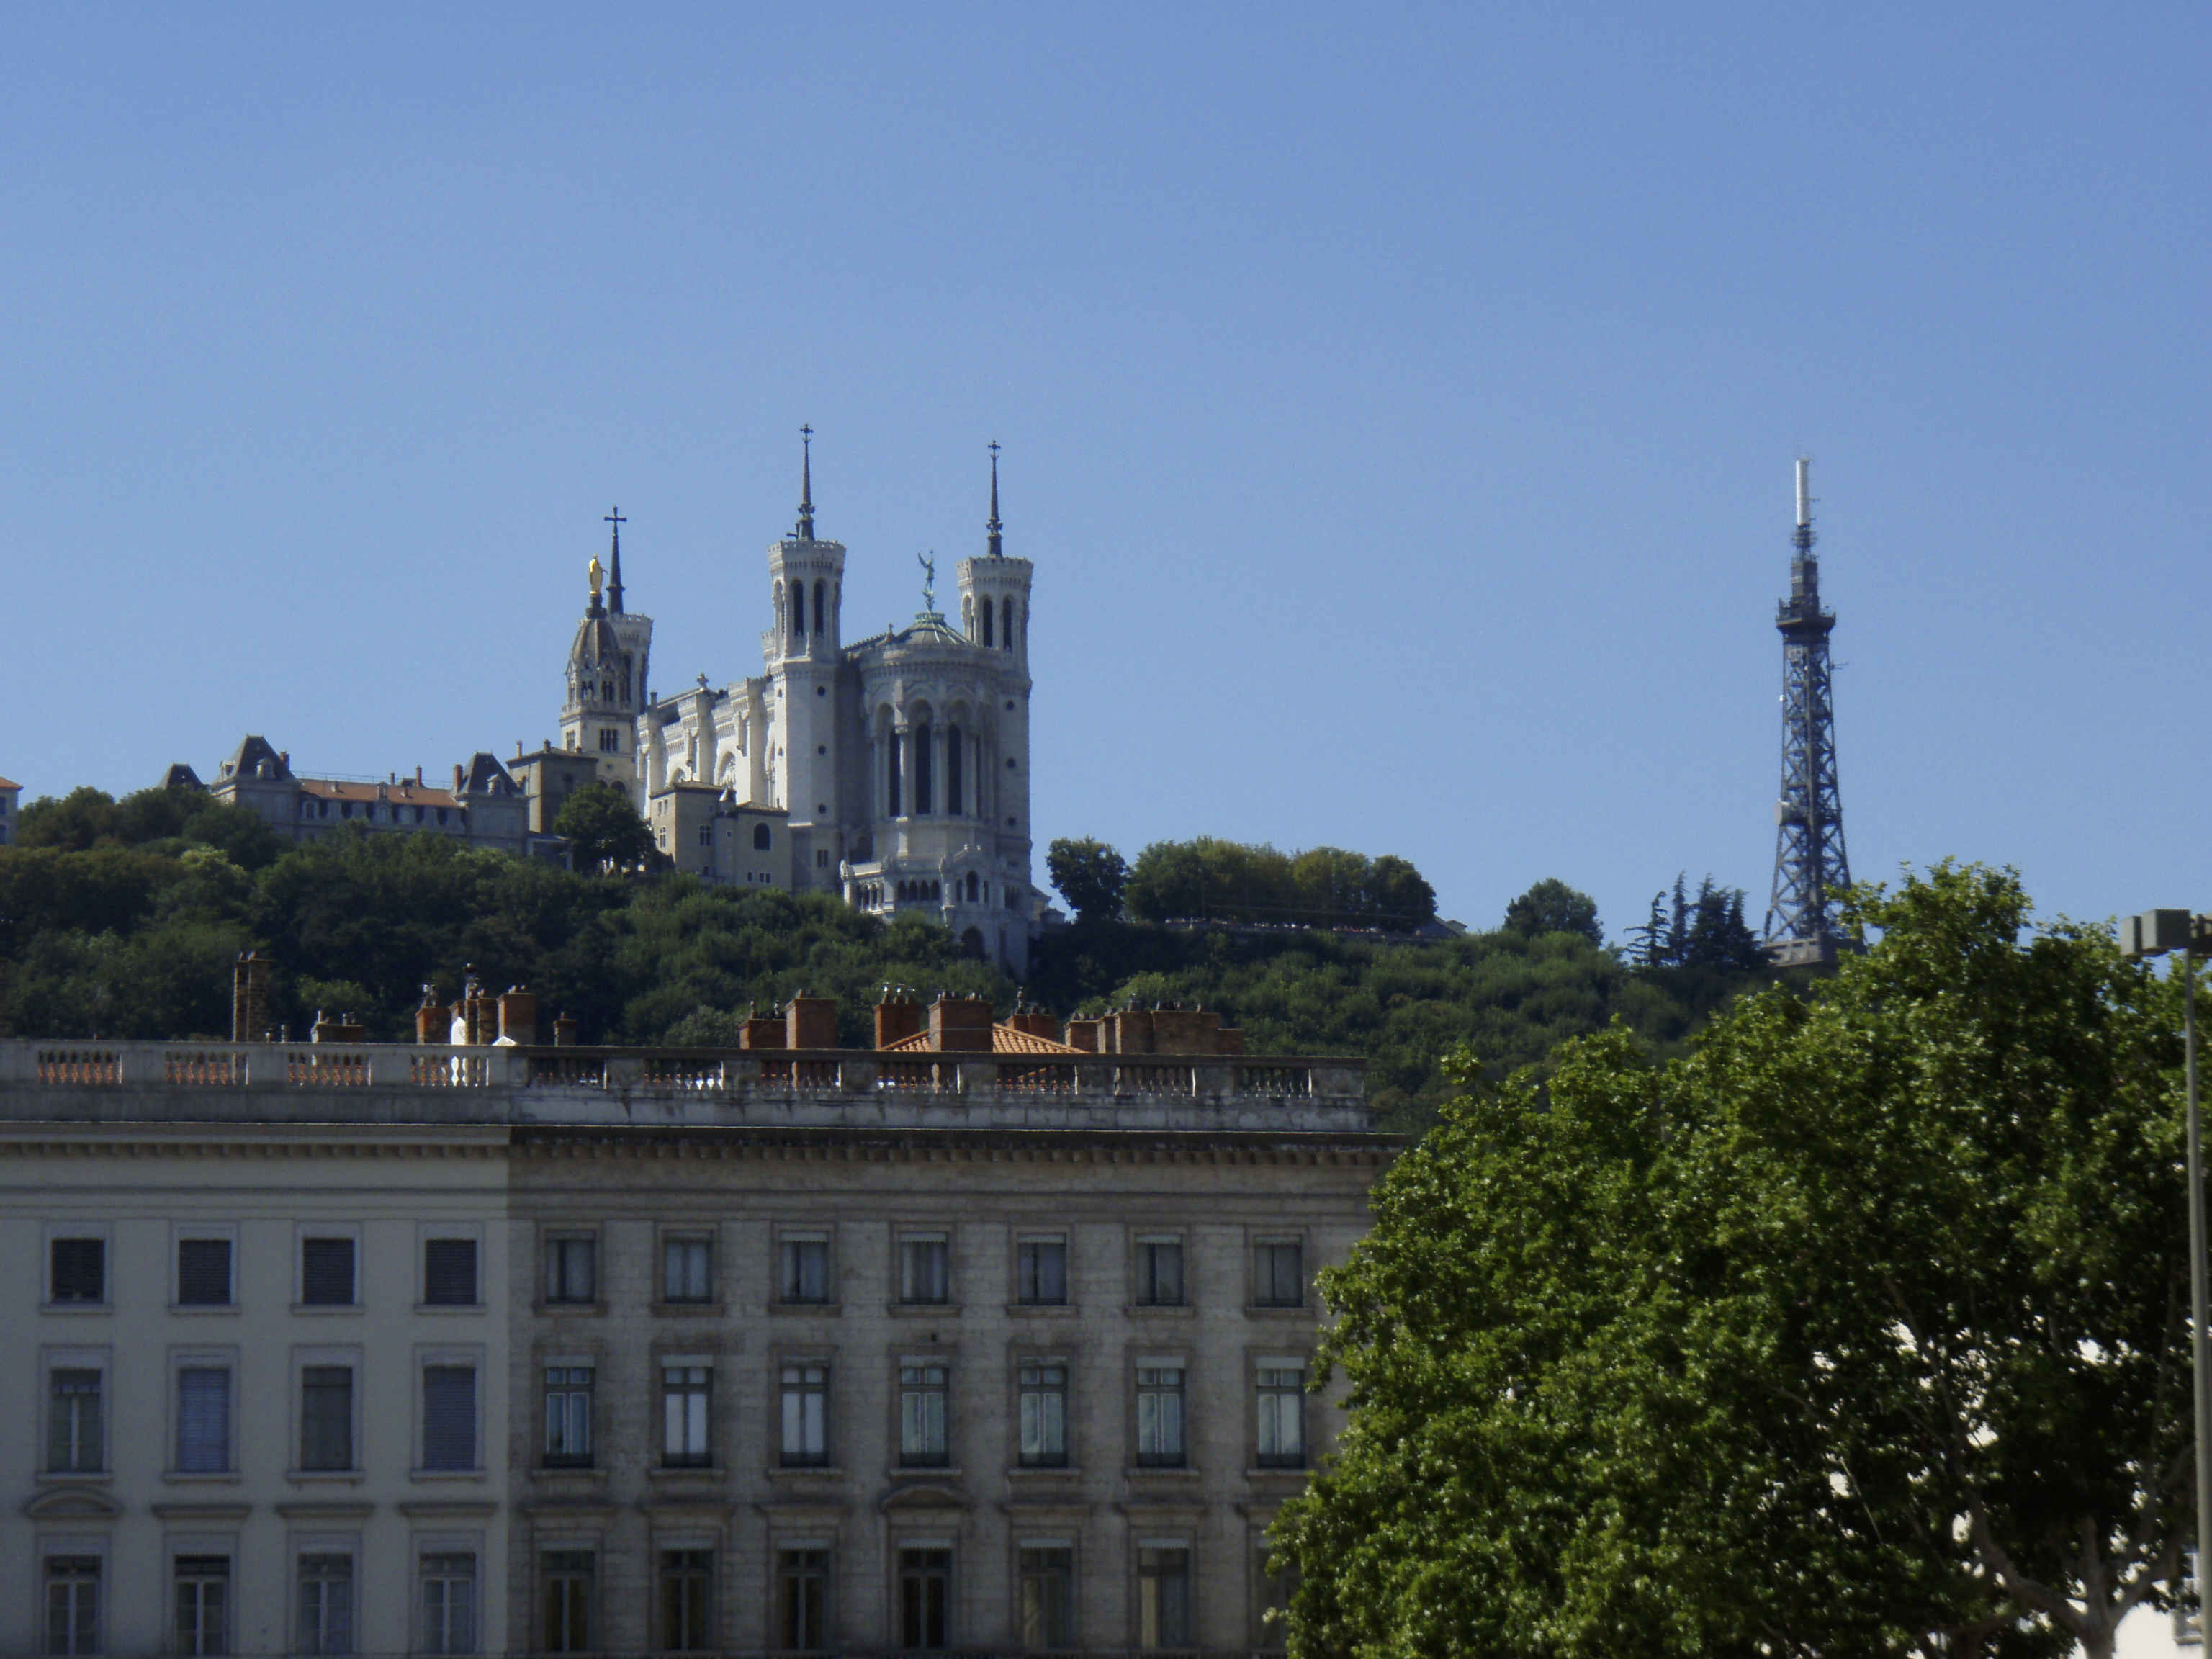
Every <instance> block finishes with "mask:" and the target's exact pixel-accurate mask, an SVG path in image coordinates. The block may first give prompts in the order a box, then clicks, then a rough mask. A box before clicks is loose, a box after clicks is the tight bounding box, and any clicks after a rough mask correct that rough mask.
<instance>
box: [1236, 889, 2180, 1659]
mask: <svg viewBox="0 0 2212 1659" xmlns="http://www.w3.org/2000/svg"><path fill="white" fill-rule="evenodd" d="M2028 909H2029V907H2028V903H2027V897H2026V896H2025V895H2024V894H2023V893H2022V892H2021V890H2020V887H2019V884H2018V883H2017V881H2016V879H2015V878H2012V877H2011V876H2010V875H2008V874H2001V873H1996V872H1988V871H1984V870H1979V869H1959V868H1955V867H1953V866H1948V865H1945V866H1937V867H1936V869H1935V870H1933V871H1931V872H1929V873H1928V874H1927V875H1926V876H1925V877H1923V878H1911V879H1908V880H1907V881H1906V882H1905V884H1904V885H1903V887H1902V888H1901V889H1900V890H1899V891H1898V892H1896V893H1895V894H1894V895H1887V894H1882V893H1880V892H1878V891H1877V892H1872V893H1869V894H1868V895H1865V896H1863V897H1862V898H1861V899H1860V901H1859V902H1857V904H1856V906H1855V907H1854V911H1853V914H1854V916H1855V918H1856V919H1857V920H1858V921H1863V922H1864V923H1866V924H1868V925H1869V926H1871V927H1875V928H1876V929H1878V930H1880V938H1879V939H1878V942H1877V943H1876V944H1875V945H1874V947H1873V948H1872V950H1871V951H1870V952H1869V954H1868V955H1867V956H1866V957H1863V958H1858V959H1853V960H1847V961H1846V962H1845V963H1844V964H1843V965H1842V967H1841V969H1840V970H1839V971H1838V975H1837V976H1836V977H1835V979H1833V980H1832V981H1826V982H1823V983H1822V984H1820V986H1818V987H1815V990H1814V994H1813V997H1812V999H1811V1000H1809V1001H1806V1000H1800V999H1798V998H1796V997H1794V996H1792V995H1790V994H1787V993H1786V992H1784V991H1780V990H1776V991H1771V992H1768V993H1766V994H1763V995H1759V996H1757V997H1753V998H1751V999H1748V1000H1745V1001H1742V1002H1740V1003H1738V1004H1737V1005H1736V1006H1735V1008H1734V1009H1733V1010H1731V1011H1730V1012H1728V1013H1726V1014H1724V1015H1723V1016H1722V1017H1721V1018H1718V1019H1717V1021H1715V1023H1714V1024H1712V1026H1711V1028H1710V1029H1709V1030H1707V1032H1706V1033H1705V1035H1704V1036H1702V1037H1701V1038H1700V1039H1699V1042H1698V1043H1697V1045H1696V1048H1695V1052H1694V1053H1693V1054H1692V1055H1691V1056H1689V1057H1688V1058H1686V1059H1685V1060H1680V1061H1678V1062H1676V1063H1674V1064H1672V1065H1670V1066H1667V1067H1666V1068H1665V1069H1664V1070H1661V1069H1659V1068H1657V1067H1656V1066H1653V1065H1652V1064H1651V1063H1650V1060H1649V1058H1648V1056H1647V1055H1646V1054H1644V1053H1643V1052H1641V1051H1640V1050H1639V1048H1638V1045H1637V1044H1636V1042H1634V1041H1633V1040H1632V1038H1631V1037H1630V1036H1629V1035H1628V1034H1627V1033H1626V1032H1625V1031H1614V1032H1611V1033H1607V1034H1604V1035H1601V1036H1596V1037H1594V1038H1590V1039H1587V1040H1585V1041H1583V1042H1578V1043H1576V1044H1574V1045H1571V1047H1570V1048H1569V1049H1568V1050H1567V1051H1566V1052H1565V1054H1562V1055H1561V1057H1560V1059H1559V1064H1558V1066H1557V1069H1556V1070H1555V1072H1554V1073H1553V1076H1552V1077H1551V1079H1549V1082H1548V1085H1547V1086H1546V1087H1544V1088H1542V1089H1540V1088H1539V1087H1538V1086H1537V1085H1535V1083H1534V1080H1533V1079H1522V1080H1521V1081H1519V1082H1517V1083H1516V1084H1514V1085H1509V1086H1507V1087H1505V1088H1503V1089H1499V1090H1496V1091H1488V1092H1478V1093H1474V1094H1470V1095H1468V1096H1467V1097H1463V1098H1462V1099H1461V1100H1460V1101H1458V1102H1456V1103H1454V1104H1453V1105H1452V1106H1450V1107H1449V1108H1448V1109H1447V1111H1446V1115H1445V1121H1444V1124H1443V1127H1441V1128H1440V1129H1439V1130H1438V1131H1437V1132H1436V1133H1433V1134H1431V1136H1430V1137H1429V1138H1428V1139H1426V1140H1425V1141H1424V1142H1423V1143H1422V1144H1421V1145H1419V1146H1417V1147H1415V1148H1413V1150H1412V1151H1410V1152H1408V1153H1407V1155H1406V1156H1405V1157H1404V1158H1401V1160H1400V1161H1399V1162H1398V1164H1396V1165H1395V1167H1394V1168H1393V1169H1392V1170H1391V1171H1390V1173H1389V1175H1388V1176H1386V1177H1385V1179H1384V1180H1383V1182H1382V1183H1380V1185H1379V1187H1378V1188H1377V1191H1376V1205H1375V1207H1376V1229H1375V1231H1374V1232H1373V1233H1372V1235H1370V1238H1369V1239H1368V1240H1367V1241H1366V1242H1364V1243H1363V1244H1362V1245H1361V1246H1360V1247H1358V1249H1357V1250H1356V1251H1355V1252H1354V1255H1353V1258H1352V1261H1351V1262H1350V1263H1349V1264H1348V1265H1347V1266H1346V1267H1344V1268H1342V1269H1340V1270H1337V1271H1334V1272H1333V1273H1327V1274H1324V1276H1323V1286H1324V1291H1325V1293H1326V1294H1327V1296H1328V1299H1329V1301H1330V1304H1331V1305H1332V1307H1333V1308H1334V1310H1336V1311H1337V1313H1338V1314H1339V1316H1340V1318H1339V1322H1338V1324H1337V1326H1336V1328H1335V1329H1334V1332H1333V1333H1332V1334H1331V1335H1330V1336H1329V1337H1328V1340H1327V1341H1326V1343H1325V1345H1324V1349H1323V1354H1324V1359H1325V1362H1326V1363H1328V1364H1334V1365H1336V1366H1340V1367H1341V1368H1342V1370H1343V1371H1344V1373H1345V1375H1346V1376H1347V1377H1348V1378H1349V1380H1350V1382H1351V1385H1352V1395H1351V1405H1352V1420H1351V1425H1350V1430H1349V1432H1348V1434H1347V1435H1346V1437H1345V1440H1344V1442H1343V1445H1342V1449H1341V1455H1340V1459H1339V1460H1338V1462H1336V1463H1335V1464H1334V1466H1332V1467H1331V1468H1328V1469H1325V1470H1324V1471H1323V1472H1322V1474H1321V1475H1320V1476H1319V1477H1318V1478H1317V1479H1316V1481H1315V1483H1314V1485H1313V1486H1312V1487H1311V1488H1310V1491H1309V1492H1308V1493H1307V1494H1306V1495H1304V1497H1302V1498H1299V1499H1297V1500H1296V1501H1294V1502H1293V1503H1291V1504H1289V1505H1287V1506H1286V1507H1285V1511H1284V1516H1283V1519H1282V1520H1281V1521H1280V1522H1279V1525H1278V1530H1277V1534H1276V1537H1277V1540H1278V1543H1279V1547H1280V1548H1281V1550H1282V1552H1283V1553H1284V1554H1285V1556H1286V1557H1287V1558H1288V1559H1289V1560H1290V1561H1291V1563H1292V1564H1294V1565H1296V1566H1297V1568H1298V1569H1299V1571H1300V1573H1301V1575H1302V1583H1301V1586H1300V1589H1299V1590H1298V1592H1297V1598H1296V1601H1295V1603H1294V1612H1293V1630H1292V1638H1293V1644H1294V1647H1295V1649H1296V1650H1297V1651H1299V1652H1301V1653H1304V1654H1315V1655H1319V1654H1345V1655H1350V1654H1354V1653H1358V1654H1363V1655H1365V1654H1377V1655H1379V1654H1383V1653H1390V1654H1419V1655H1431V1654H1433V1655H1437V1656H1442V1655H1445V1654H1462V1653H1495V1654H1511V1655H1529V1656H1536V1655H1544V1656H1562V1659H1565V1656H1582V1655H1598V1654H1608V1655H1621V1654H1625V1655H1666V1656H1678V1655H1679V1656H1689V1655H1692V1654H1697V1655H1729V1654H1744V1655H1750V1654H1753V1653H1763V1654H1802V1655H1808V1656H1810V1655H1814V1654H1821V1655H1829V1654H1836V1653H1844V1652H1849V1653H1853V1654H1898V1655H1903V1654H1915V1653H1917V1654H1933V1653H1936V1652H1939V1651H1940V1652H1943V1653H1946V1654H1948V1655H1954V1656H1960V1655H1969V1654H1984V1655H1990V1654H2002V1655H2030V1654H2050V1655H2057V1654H2059V1653H2063V1652H2064V1651H2066V1650H2069V1648H2071V1647H2072V1646H2073V1644H2075V1643H2077V1642H2078V1643H2079V1644H2081V1646H2082V1647H2083V1648H2085V1649H2086V1650H2087V1652H2088V1653H2089V1654H2090V1655H2092V1656H2094V1659H2106V1656H2109V1655H2110V1654H2111V1652H2112V1641H2113V1632H2114V1631H2115V1629H2116V1627H2117V1626H2118V1623H2119V1621H2120V1620H2121V1619H2123V1618H2124V1616H2125V1615H2126V1614H2127V1613H2129V1612H2130V1610H2131V1609H2132V1608H2133V1607H2136V1606H2138V1605H2140V1604H2142V1603H2143V1602H2146V1601H2148V1602H2152V1603H2159V1602H2160V1601H2161V1599H2162V1597H2163V1595H2164V1594H2165V1587H2166V1585H2168V1584H2170V1583H2172V1580H2173V1578H2174V1576H2175V1575H2176V1573H2177V1572H2178V1571H2179V1543H2180V1541H2181V1539H2182V1538H2183V1537H2184V1536H2185V1534H2186V1533H2187V1532H2188V1530H2189V1517H2188V1516H2187V1514H2186V1513H2185V1511H2186V1510H2187V1507H2188V1504H2189V1502H2190V1498H2191V1486H2190V1480H2189V1455H2190V1434H2189V1422H2188V1413H2189V1387H2188V1362H2187V1352H2186V1326H2185V1319H2184V1316H2183V1309H2184V1308H2185V1301H2186V1291H2187V1265H2186V1262H2187V1251H2186V1248H2185V1226H2184V1225H2183V1217H2184V1207H2183V1199H2182V1182H2181V1180H2180V1176H2179V1168H2178V1165H2179V1111H2178V1109H2177V1106H2176V1095H2177V1092H2178V1091H2177V1089H2176V1086H2175V1084H2176V1079H2175V1076H2174V1068H2175V1066H2176V1065H2177V1063H2178V1060H2179V1053H2178V1050H2179V1042H2177V1040H2176V1038H2175V1035H2174V1033H2175V1029H2176V1025H2177V1023H2178V1020H2177V1016H2178V1012H2179V1010H2178V1006H2177V1003H2178V996H2177V989H2176V987H2175V986H2174V985H2173V984H2172V982H2171V981H2163V980H2160V979H2158V978H2156V977H2155V976H2154V975H2150V974H2148V973H2147V972H2145V971H2143V970H2142V969H2138V968H2135V967H2132V966H2130V965H2127V964H2124V963H2122V962H2121V961H2120V960H2119V958H2118V955H2117V952H2116V951H2115V950H2114V948H2113V945H2112V941H2111V939H2110V938H2109V936H2108V935H2106V933H2104V932H2102V931H2101V930H2100V929H2093V928H2081V927H2072V926H2069V925H2066V924H2063V923H2061V924H2056V925H2052V926H2049V927H2043V928H2040V929H2038V930H2036V931H2035V932H2034V933H2033V934H2032V935H2030V936H2027V937H2026V938H2025V939H2023V936H2022V930H2023V927H2024V926H2025V924H2026V923H2027V919H2028Z"/></svg>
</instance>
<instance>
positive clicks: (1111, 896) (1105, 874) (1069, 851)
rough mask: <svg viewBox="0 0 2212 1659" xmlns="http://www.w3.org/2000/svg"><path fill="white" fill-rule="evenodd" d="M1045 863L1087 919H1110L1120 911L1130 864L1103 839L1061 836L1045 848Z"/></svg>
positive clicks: (1056, 884)
mask: <svg viewBox="0 0 2212 1659" xmlns="http://www.w3.org/2000/svg"><path fill="white" fill-rule="evenodd" d="M1044 867H1045V872H1046V873H1047V874H1048V875H1049V876H1050V877H1051V878H1052V884H1053V885H1054V887H1057V888H1058V889H1059V890H1060V896H1061V897H1062V898H1064V899H1066V901H1067V902H1069V903H1070V904H1071V905H1073V906H1074V907H1075V913H1076V915H1079V916H1081V917H1082V918H1083V919H1084V920H1085V921H1112V920H1113V919H1114V918H1115V917H1116V916H1118V915H1121V891H1122V889H1124V888H1126V887H1127V885H1128V884H1129V864H1128V860H1126V859H1124V858H1123V857H1122V856H1121V854H1119V853H1117V852H1116V851H1115V850H1114V848H1111V847H1109V846H1108V845H1107V844H1106V843H1105V842H1103V841H1093V840H1091V839H1090V838H1088V837H1085V839H1083V840H1080V841H1077V840H1072V839H1070V838H1068V837H1066V836H1062V837H1061V838H1060V840H1058V841H1055V842H1053V844H1052V845H1051V846H1050V847H1049V848H1047V849H1046V852H1045V855H1044Z"/></svg>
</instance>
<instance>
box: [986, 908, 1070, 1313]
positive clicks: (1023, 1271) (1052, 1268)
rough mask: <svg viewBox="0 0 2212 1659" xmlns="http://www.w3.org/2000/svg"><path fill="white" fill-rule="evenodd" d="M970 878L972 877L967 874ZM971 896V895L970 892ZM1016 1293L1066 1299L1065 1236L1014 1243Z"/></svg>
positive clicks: (1035, 1301)
mask: <svg viewBox="0 0 2212 1659" xmlns="http://www.w3.org/2000/svg"><path fill="white" fill-rule="evenodd" d="M969 879H970V880H973V879H974V878H973V877H970V878H969ZM970 896H971V897H972V896H973V895H970ZM1014 1250H1015V1257H1016V1261H1015V1267H1016V1276H1017V1278H1018V1279H1019V1281H1020V1282H1019V1285H1018V1290H1017V1292H1016V1293H1017V1294H1018V1296H1019V1297H1020V1298H1021V1300H1022V1301H1023V1302H1024V1304H1027V1305H1029V1306H1030V1307H1033V1308H1034V1307H1058V1306H1060V1305H1061V1304H1064V1303H1065V1302H1066V1300H1067V1239H1066V1237H1065V1236H1064V1235H1062V1234H1059V1233H1051V1234H1039V1235H1037V1236H1036V1237H1031V1238H1024V1239H1023V1240H1021V1241H1020V1242H1019V1243H1017V1244H1016V1245H1015V1247H1014Z"/></svg>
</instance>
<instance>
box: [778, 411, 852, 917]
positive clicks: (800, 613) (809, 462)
mask: <svg viewBox="0 0 2212 1659" xmlns="http://www.w3.org/2000/svg"><path fill="white" fill-rule="evenodd" d="M799 438H800V441H801V446H802V447H801V449H800V459H799V523H798V525H797V526H795V527H794V528H793V532H792V533H791V534H790V535H788V536H787V537H785V538H783V539H781V541H776V542H771V543H770V544H769V550H768V573H769V615H770V616H771V617H773V618H774V619H775V625H774V626H773V627H772V628H770V629H769V631H768V632H767V633H766V634H764V635H762V636H761V650H762V655H763V657H764V658H765V659H766V662H767V666H768V679H769V687H768V695H769V708H768V726H769V733H768V753H767V754H766V756H765V757H763V758H764V760H765V763H766V771H767V775H768V781H769V805H775V806H780V807H782V808H783V809H784V810H785V811H787V812H788V813H789V814H790V819H789V822H790V823H791V825H792V827H793V829H799V828H801V827H802V826H805V825H810V824H819V825H822V826H823V833H824V834H827V835H831V836H832V837H833V839H834V826H835V825H836V823H837V822H838V820H839V818H840V817H842V798H841V794H840V791H839V788H838V783H839V775H838V761H839V754H838V744H837V721H838V714H839V697H838V685H839V678H840V676H839V668H840V666H841V664H842V624H841V623H840V614H841V612H842V608H843V604H844V587H845V548H844V544H842V543H841V542H831V541H823V540H822V539H820V538H817V536H816V535H815V533H814V447H813V439H814V431H813V428H811V427H801V428H799ZM810 844H811V842H810ZM835 868H836V860H835V859H834V858H832V859H830V860H828V861H827V862H826V863H825V864H824V865H823V866H822V872H821V873H822V879H821V880H820V881H819V882H818V883H815V882H812V881H810V880H809V879H808V878H809V877H811V875H812V874H813V873H814V872H813V871H812V869H811V866H810V868H809V869H808V870H806V871H804V872H800V874H799V876H798V877H797V878H795V879H796V880H797V881H798V883H799V884H800V885H814V884H819V885H823V886H834V885H835V884H836V877H835Z"/></svg>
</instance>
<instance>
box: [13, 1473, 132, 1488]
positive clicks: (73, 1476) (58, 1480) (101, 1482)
mask: <svg viewBox="0 0 2212 1659" xmlns="http://www.w3.org/2000/svg"><path fill="white" fill-rule="evenodd" d="M31 1478H32V1480H34V1481H36V1482H37V1483H38V1484H39V1485H40V1486H113V1485H114V1484H115V1471H114V1470H112V1469H86V1470H84V1471H82V1473H79V1472H78V1471H76V1470H74V1469H40V1471H39V1472H38V1473H37V1474H34V1475H33V1476H32V1477H31Z"/></svg>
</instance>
